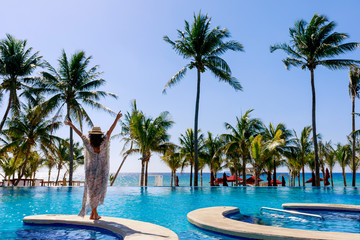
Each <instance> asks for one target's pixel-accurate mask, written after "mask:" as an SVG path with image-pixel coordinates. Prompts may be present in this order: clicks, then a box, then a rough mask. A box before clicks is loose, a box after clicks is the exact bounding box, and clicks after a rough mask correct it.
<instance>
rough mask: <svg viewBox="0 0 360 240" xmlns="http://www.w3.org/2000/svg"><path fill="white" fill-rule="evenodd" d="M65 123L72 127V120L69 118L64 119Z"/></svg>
mask: <svg viewBox="0 0 360 240" xmlns="http://www.w3.org/2000/svg"><path fill="white" fill-rule="evenodd" d="M64 124H65V125H68V126H70V127H71V126H72V122H70V121H69V120H65V121H64Z"/></svg>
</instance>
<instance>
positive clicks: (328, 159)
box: [325, 142, 336, 187]
mask: <svg viewBox="0 0 360 240" xmlns="http://www.w3.org/2000/svg"><path fill="white" fill-rule="evenodd" d="M325 163H326V164H327V166H328V167H329V170H330V179H331V186H332V187H334V181H333V174H332V173H333V169H334V167H335V164H336V158H335V149H334V148H333V147H332V146H331V143H330V142H326V143H325Z"/></svg>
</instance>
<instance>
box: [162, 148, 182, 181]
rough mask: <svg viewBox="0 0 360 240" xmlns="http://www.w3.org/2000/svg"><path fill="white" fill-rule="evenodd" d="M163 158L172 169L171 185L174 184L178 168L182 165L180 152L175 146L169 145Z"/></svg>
mask: <svg viewBox="0 0 360 240" xmlns="http://www.w3.org/2000/svg"><path fill="white" fill-rule="evenodd" d="M161 159H162V160H163V161H164V162H165V163H166V165H167V166H168V167H169V168H170V169H171V186H173V183H174V182H175V179H176V170H178V169H179V168H181V166H182V159H181V156H180V153H179V152H176V148H175V147H169V148H168V149H167V150H166V151H165V154H164V156H162V157H161Z"/></svg>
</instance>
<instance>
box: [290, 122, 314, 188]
mask: <svg viewBox="0 0 360 240" xmlns="http://www.w3.org/2000/svg"><path fill="white" fill-rule="evenodd" d="M311 131H312V128H311V127H310V126H307V127H304V128H303V130H302V131H301V136H300V138H299V137H298V136H297V134H296V132H295V131H294V134H295V146H296V147H297V149H298V154H299V158H300V161H301V168H302V179H303V187H305V165H306V163H307V161H308V156H310V153H311V152H312V140H311V137H310V136H311Z"/></svg>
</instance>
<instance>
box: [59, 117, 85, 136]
mask: <svg viewBox="0 0 360 240" xmlns="http://www.w3.org/2000/svg"><path fill="white" fill-rule="evenodd" d="M64 123H65V125H68V126H70V127H71V128H72V129H74V131H75V132H76V133H77V134H78V135H79V136H80V137H81V138H82V137H83V134H82V132H80V131H79V129H77V128H76V127H75V126H74V125H73V124H72V122H71V121H69V120H66V121H64Z"/></svg>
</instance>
